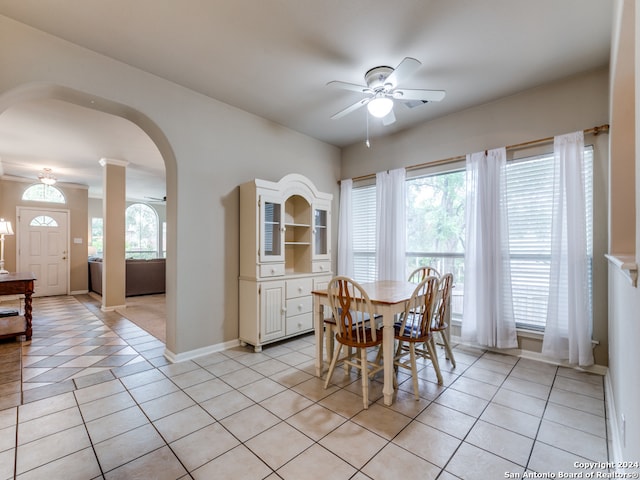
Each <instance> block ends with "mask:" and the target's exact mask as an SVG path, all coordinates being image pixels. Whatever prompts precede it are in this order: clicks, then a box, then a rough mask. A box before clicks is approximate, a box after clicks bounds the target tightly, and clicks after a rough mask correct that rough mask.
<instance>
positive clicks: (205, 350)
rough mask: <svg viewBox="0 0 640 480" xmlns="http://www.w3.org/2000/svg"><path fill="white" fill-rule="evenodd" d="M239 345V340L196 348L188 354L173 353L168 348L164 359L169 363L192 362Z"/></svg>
mask: <svg viewBox="0 0 640 480" xmlns="http://www.w3.org/2000/svg"><path fill="white" fill-rule="evenodd" d="M238 345H240V340H238V339H236V340H230V341H228V342H224V343H218V344H216V345H209V346H208V347H202V348H196V349H195V350H190V351H188V352H182V353H173V352H172V351H171V350H169V349H168V348H165V350H164V357H165V358H166V359H167V360H169V361H170V362H171V363H178V362H184V361H186V360H193V359H194V358H199V357H204V356H205V355H209V354H211V353H217V352H223V351H225V350H229V349H230V348H234V347H237V346H238Z"/></svg>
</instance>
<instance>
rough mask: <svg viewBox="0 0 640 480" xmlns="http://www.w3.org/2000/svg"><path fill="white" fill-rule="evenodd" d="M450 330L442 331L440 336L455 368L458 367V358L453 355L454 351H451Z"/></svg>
mask: <svg viewBox="0 0 640 480" xmlns="http://www.w3.org/2000/svg"><path fill="white" fill-rule="evenodd" d="M448 333H449V332H447V331H445V330H441V331H440V337H442V344H443V345H444V349H445V351H446V352H447V358H448V359H449V360H450V361H451V365H453V368H456V359H455V357H454V356H453V352H452V351H451V346H450V345H449V338H448V337H449V335H448Z"/></svg>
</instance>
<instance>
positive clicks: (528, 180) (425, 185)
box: [352, 146, 593, 330]
mask: <svg viewBox="0 0 640 480" xmlns="http://www.w3.org/2000/svg"><path fill="white" fill-rule="evenodd" d="M584 159H585V177H584V184H585V200H586V212H587V213H586V217H587V218H586V221H587V251H588V255H589V257H590V258H592V256H593V253H592V252H593V148H592V147H591V146H589V147H586V148H585V152H584ZM421 173H422V175H420V176H415V177H412V178H407V180H406V181H407V184H406V187H407V207H406V208H407V210H406V213H407V228H406V234H407V239H406V240H407V242H406V245H407V246H406V248H407V252H406V260H407V264H406V265H407V275H408V273H409V272H410V271H412V270H413V268H415V267H416V266H418V265H432V266H434V267H435V268H436V269H437V270H438V271H439V272H441V273H443V272H452V273H453V274H454V279H455V289H454V292H453V295H452V315H453V317H454V318H461V317H462V313H463V312H462V303H463V302H462V294H463V291H464V241H465V225H464V223H465V200H466V199H465V195H466V193H465V190H466V186H465V172H464V167H463V166H462V167H458V168H457V169H456V170H453V171H448V172H436V173H429V172H428V171H425V172H421ZM552 174H553V154H546V155H537V156H530V157H526V158H521V159H518V160H513V161H509V162H508V163H507V211H508V216H509V241H510V254H511V281H512V292H513V302H514V314H515V317H516V326H517V327H519V328H524V329H529V330H544V326H545V324H546V315H547V297H548V292H549V273H550V261H551V205H552V203H551V202H552V201H553V190H552V182H553V175H552ZM352 202H353V248H354V276H355V278H356V280H358V281H371V280H375V279H376V266H375V249H376V242H375V231H376V194H375V185H365V186H357V185H356V186H354V189H353V197H352ZM591 283H592V279H591V271H590V272H589V289H590V290H591ZM589 298H591V292H590V294H589Z"/></svg>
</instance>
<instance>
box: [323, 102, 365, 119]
mask: <svg viewBox="0 0 640 480" xmlns="http://www.w3.org/2000/svg"><path fill="white" fill-rule="evenodd" d="M370 101H371V97H367V98H363V99H362V100H359V101H357V102H356V103H354V104H353V105H349V106H348V107H347V108H345V109H344V110H340V111H339V112H338V113H336V114H335V115H333V116H332V117H331V119H332V120H335V119H337V118H342V117H344V116H345V115H347V114H348V113H351V112H353V111H354V110H357V109H359V108H360V107H364V106H365V105H366V104H367V103H369V102H370Z"/></svg>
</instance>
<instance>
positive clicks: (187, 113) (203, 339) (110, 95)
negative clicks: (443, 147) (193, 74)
mask: <svg viewBox="0 0 640 480" xmlns="http://www.w3.org/2000/svg"><path fill="white" fill-rule="evenodd" d="M0 65H2V75H0V113H1V112H2V111H3V110H4V109H5V108H7V107H8V106H9V105H11V104H12V103H15V102H17V101H20V98H23V97H24V96H25V95H26V94H25V93H24V92H25V91H26V92H28V93H30V94H33V91H35V92H36V93H37V92H39V90H38V86H39V85H42V86H43V89H42V90H41V91H40V93H42V94H44V93H43V92H46V89H45V88H44V87H46V86H50V85H54V86H55V85H58V86H63V87H65V90H64V92H65V94H67V93H68V92H74V93H75V94H77V98H75V100H74V101H77V102H79V103H81V104H84V105H85V106H88V107H90V108H96V109H103V110H105V111H110V112H111V113H118V112H121V113H122V115H123V116H125V117H126V118H129V119H130V120H132V121H133V122H134V123H136V124H138V125H139V126H140V127H141V128H142V129H143V130H144V131H145V132H147V133H148V134H149V136H150V137H151V138H152V139H153V140H154V141H155V143H156V145H157V146H158V149H159V150H160V152H161V153H162V155H163V158H164V159H165V164H166V172H167V197H168V200H169V201H168V202H167V221H168V226H169V234H168V243H169V245H168V254H167V256H168V258H167V348H168V350H169V351H170V352H171V353H174V354H183V353H186V352H191V351H194V350H197V349H201V348H206V347H209V346H211V345H216V344H221V343H223V342H227V341H232V340H236V339H237V338H238V287H237V285H238V265H239V256H238V229H239V228H238V225H239V222H238V210H239V197H238V188H237V185H239V184H240V183H243V182H245V181H247V180H250V179H252V178H255V177H258V178H265V179H267V180H278V179H279V178H281V177H282V176H284V175H285V174H288V173H292V172H296V173H300V174H302V175H306V176H309V177H311V178H313V181H314V182H315V184H316V186H317V187H318V189H319V190H321V191H328V192H330V193H334V194H335V197H336V198H337V182H336V181H337V179H338V176H339V162H340V151H339V150H338V149H337V148H335V147H332V146H330V145H327V144H325V143H322V142H320V141H317V140H314V139H311V138H309V137H306V136H304V135H301V134H299V133H296V132H294V131H292V130H289V129H286V128H284V127H282V126H280V125H276V124H274V123H271V122H268V121H267V120H264V119H262V118H259V117H256V116H254V115H251V114H249V113H246V112H244V111H241V110H238V109H236V108H233V107H231V106H229V105H226V104H224V103H221V102H218V101H216V100H213V99H211V98H208V97H205V96H203V95H199V94H197V93H195V92H193V91H191V90H188V89H186V88H182V87H180V86H178V85H175V84H173V83H171V82H168V81H165V80H163V79H161V78H159V77H156V76H153V75H150V74H148V73H145V72H143V71H141V70H137V69H135V68H132V67H130V66H128V65H125V64H123V63H120V62H117V61H115V60H112V59H110V58H107V57H105V56H102V55H99V54H96V53H94V52H91V51H89V50H86V49H84V48H81V47H79V46H76V45H74V44H71V43H69V42H66V41H63V40H61V39H58V38H56V37H53V36H50V35H48V34H45V33H43V32H41V31H38V30H35V29H33V28H30V27H27V26H25V25H23V24H20V23H18V22H15V21H13V20H10V19H8V18H6V17H0ZM89 99H92V100H94V101H95V103H93V104H91V103H90V102H89V101H88V100H89ZM83 102H84V103H83ZM97 160H98V159H88V161H92V162H95V161H97ZM123 160H126V159H123ZM335 217H336V218H337V216H335Z"/></svg>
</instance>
